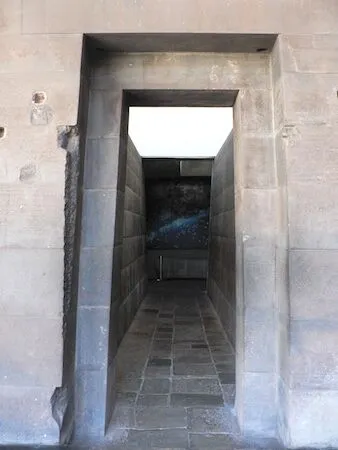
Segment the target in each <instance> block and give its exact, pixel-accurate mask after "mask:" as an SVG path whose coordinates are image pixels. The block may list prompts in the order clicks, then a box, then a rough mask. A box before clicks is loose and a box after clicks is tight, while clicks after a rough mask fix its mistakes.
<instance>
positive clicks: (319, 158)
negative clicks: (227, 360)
mask: <svg viewBox="0 0 338 450" xmlns="http://www.w3.org/2000/svg"><path fill="white" fill-rule="evenodd" d="M97 4H98V3H97V2H94V1H93V0H73V1H72V2H69V1H68V0H67V1H66V0H3V1H2V3H1V20H0V34H1V55H0V61H1V64H0V66H1V70H0V92H1V107H0V159H1V164H0V173H1V190H0V201H1V207H0V221H1V227H0V246H1V252H0V274H1V283H0V285H1V288H0V289H1V318H0V321H1V324H0V332H1V336H0V338H1V339H0V360H1V376H0V378H1V384H0V417H1V435H0V439H1V443H9V442H19V443H33V442H34V443H47V444H50V443H54V442H57V441H58V437H59V436H58V431H59V430H58V426H57V424H56V422H55V421H54V419H53V418H52V411H51V405H50V398H51V395H52V394H53V392H54V390H55V387H58V386H61V383H62V379H61V378H62V348H63V342H62V323H63V319H62V315H63V275H64V236H63V227H64V187H65V160H66V155H65V152H64V151H63V150H61V149H60V148H58V145H57V127H58V126H65V125H76V124H77V122H78V118H77V117H78V101H79V82H80V72H81V71H80V65H81V54H82V46H83V45H82V44H83V35H84V34H86V35H87V37H88V36H89V35H91V33H94V34H95V36H92V37H91V38H90V39H91V40H92V42H91V43H92V46H93V47H99V48H100V49H101V51H100V53H101V54H102V53H104V52H102V48H104V47H105V46H107V47H109V49H110V50H111V51H113V52H114V51H122V52H123V51H124V52H128V51H129V52H131V53H133V52H135V51H136V52H137V51H146V52H172V51H182V50H183V51H184V52H186V53H184V54H173V53H164V54H163V53H162V54H159V53H157V54H151V53H147V56H146V57H145V58H142V57H139V59H138V58H137V57H135V55H134V56H133V57H130V58H129V57H128V56H126V55H124V56H123V58H124V59H123V58H122V60H121V61H120V63H119V62H118V61H116V60H115V62H114V64H113V65H112V66H110V68H109V70H110V72H111V73H110V75H109V74H108V75H107V73H106V74H102V77H101V79H100V80H96V81H97V85H96V92H95V93H92V95H91V99H90V109H91V110H92V111H94V113H93V114H92V115H90V117H89V119H90V120H89V124H88V129H87V131H88V139H87V148H86V151H88V154H92V155H93V153H95V152H93V151H91V145H94V147H95V149H97V148H100V149H101V151H100V152H99V153H98V154H97V156H99V154H100V155H104V154H105V151H104V150H105V149H106V148H109V150H110V151H109V152H108V153H106V155H107V158H109V161H110V163H112V164H111V165H110V166H109V167H110V169H109V170H110V172H109V173H110V174H111V173H112V172H111V167H114V168H116V169H117V170H118V171H120V169H121V173H123V163H124V160H123V158H124V156H125V154H124V153H123V151H122V152H121V157H120V158H119V149H120V148H122V149H123V148H125V146H126V143H123V139H121V127H122V130H126V123H127V122H126V117H125V114H124V110H123V99H124V94H123V92H124V91H125V90H128V89H134V90H135V89H136V90H142V89H145V90H152V92H155V91H156V90H158V89H159V90H161V89H162V90H165V91H166V92H169V91H170V92H169V93H170V95H171V90H175V89H178V90H179V89H181V91H183V92H184V91H187V90H192V89H195V90H203V91H204V92H206V91H207V90H209V91H210V92H216V91H217V90H220V91H222V90H224V89H225V90H228V91H230V92H234V91H236V93H237V94H238V95H237V100H236V103H235V104H234V99H232V101H231V102H230V104H229V105H228V106H232V105H234V111H235V132H234V143H235V155H236V158H235V180H238V186H237V187H238V189H237V187H236V199H235V200H236V242H237V251H236V255H237V261H236V270H237V280H238V282H237V287H238V289H237V324H236V333H237V335H236V338H237V342H239V339H240V340H241V342H242V343H243V345H242V348H240V349H239V348H237V357H236V364H237V370H236V372H237V380H236V391H237V392H236V408H237V412H238V417H239V419H240V424H241V427H242V429H243V430H245V431H248V430H249V431H250V430H257V429H259V430H265V431H269V432H271V431H274V432H276V430H273V429H272V428H273V427H271V426H270V429H269V424H274V423H275V422H276V415H278V416H279V417H278V423H279V430H280V435H281V437H282V439H283V442H284V443H285V444H287V445H289V446H292V447H297V446H315V445H317V446H327V445H330V446H332V447H335V446H337V445H338V433H337V426H336V424H337V422H338V417H337V415H338V412H337V407H336V405H337V402H338V384H337V379H338V378H337V373H338V350H337V348H338V345H337V344H336V341H337V336H338V327H337V320H336V316H337V301H336V292H337V286H336V280H337V277H336V272H337V265H338V254H337V253H338V245H337V235H338V225H337V224H338V221H337V214H338V207H337V202H336V200H335V199H336V198H337V195H338V194H337V182H336V178H337V177H336V173H337V168H338V161H337V158H336V154H337V152H336V149H337V146H336V142H337V120H338V118H337V117H338V112H337V72H338V68H337V61H338V58H337V55H338V48H337V40H338V21H337V16H338V3H337V1H336V0H303V1H301V2H300V1H298V2H297V1H294V0H276V1H273V2H272V1H271V0H251V1H250V2H249V1H248V0H229V1H227V2H224V1H223V0H210V1H208V2H198V3H196V1H194V0H183V1H180V2H176V3H175V7H173V4H172V1H167V0H163V1H161V2H159V1H157V2H156V1H154V0H143V1H142V2H123V3H121V2H116V1H112V0H102V1H101V2H100V4H99V7H98V6H97ZM206 5H207V8H206ZM135 33H137V34H135ZM152 33H155V34H156V38H154V35H153V34H152ZM195 33H197V34H195ZM262 33H263V34H262ZM264 33H268V34H264ZM277 36H278V39H277V44H278V46H277V47H275V48H274V49H272V46H273V42H274V41H275V39H276V37H277ZM264 49H267V54H264ZM258 50H259V52H258V53H256V52H257V51H258ZM271 50H272V54H271V55H270V53H269V52H270V51H271ZM190 52H202V53H203V56H201V55H199V54H196V53H195V54H189V53H190ZM208 52H211V53H208ZM215 52H221V53H223V55H221V54H217V53H215ZM227 52H240V53H235V54H234V53H231V54H229V53H227ZM271 56H272V57H271ZM128 58H129V59H128ZM104 78H105V80H106V84H104V82H103V80H104ZM105 89H106V91H105ZM36 91H39V92H40V91H43V92H45V93H46V99H45V100H44V101H43V102H42V103H39V101H40V100H39V99H40V97H39V96H38V97H36V96H35V95H34V94H35V93H36ZM108 91H109V92H108ZM217 96H218V98H220V97H221V94H220V93H219V92H217ZM33 97H34V101H33ZM185 99H186V97H184V95H183V96H182V95H180V100H181V102H183V101H185ZM37 101H38V102H37ZM176 101H177V99H176ZM181 104H182V103H181ZM107 112H109V114H107ZM96 118H98V120H96ZM271 118H273V119H272V120H270V119H271ZM271 124H272V128H271ZM236 129H237V130H238V131H236ZM122 134H123V133H122ZM125 135H127V133H125ZM252 149H254V151H255V153H256V155H257V157H256V159H251V164H247V163H246V161H248V151H249V150H250V152H252V151H253V150H252ZM247 150H248V151H247ZM94 156H95V155H94ZM101 167H102V166H101ZM103 167H104V165H103ZM107 173H108V172H104V170H103V169H102V170H100V171H99V172H98V174H97V177H96V179H97V180H99V183H98V184H95V185H91V186H89V185H87V186H86V188H85V189H84V192H83V211H84V213H83V215H82V221H83V230H84V231H83V235H82V236H81V241H82V243H83V247H81V248H80V263H81V264H83V265H82V266H81V264H80V268H81V271H82V274H85V270H84V268H85V267H86V264H85V262H86V261H87V262H89V264H88V266H87V267H89V268H90V271H89V273H93V274H95V270H93V267H97V268H100V267H101V268H102V270H99V273H100V274H102V276H103V277H104V279H105V283H104V284H103V285H102V283H101V284H98V285H97V286H98V287H99V286H104V289H106V288H107V286H108V289H106V290H104V291H101V290H98V291H97V292H98V295H97V296H96V299H98V302H97V304H94V305H89V304H87V305H86V304H84V305H82V306H81V307H80V308H77V329H76V336H77V344H76V354H77V356H76V364H75V368H76V371H75V385H76V389H75V410H76V415H75V416H76V421H77V425H76V427H75V429H76V431H77V432H78V433H79V435H81V433H82V436H84V437H86V436H87V437H88V436H93V435H94V433H95V432H98V431H99V432H100V433H101V435H102V433H103V432H104V426H105V422H106V420H105V417H104V415H105V413H106V411H107V414H108V416H109V411H110V409H111V408H110V407H111V404H112V403H113V401H112V400H111V399H112V398H113V397H112V396H111V395H110V394H111V391H113V386H114V357H113V355H114V354H115V348H116V346H117V342H116V340H114V339H113V335H112V336H109V332H108V330H109V328H110V327H109V325H110V324H113V325H116V324H114V317H115V318H116V317H118V314H117V311H118V309H117V308H118V307H119V303H118V302H117V301H116V299H117V298H119V295H120V294H119V284H120V274H121V264H122V258H121V256H122V250H121V248H122V247H121V246H122V238H123V236H122V233H120V232H119V233H118V236H117V234H116V230H117V229H121V228H122V227H121V226H120V228H118V227H117V228H116V227H115V216H116V215H115V207H117V210H118V211H122V210H123V208H124V206H123V205H124V198H123V195H121V194H122V191H123V188H122V186H123V184H116V179H115V180H114V182H113V181H112V180H110V179H109V175H107ZM107 176H108V182H107ZM94 180H95V177H94ZM264 205H265V207H264ZM89 216H91V217H93V221H92V222H91V221H89V220H88V217H89ZM98 217H100V220H96V219H97V218H98ZM101 223H104V224H105V225H104V226H102V227H101V226H100V225H101ZM91 224H92V225H93V226H91ZM107 224H108V226H107ZM119 225H120V224H119ZM268 225H269V226H268ZM105 230H106V231H107V233H106V234H105ZM111 230H114V233H115V237H112V231H111ZM247 236H250V239H246V240H245V238H246V237H247ZM280 236H281V237H282V238H281V239H280ZM81 245H82V244H81ZM86 258H87V259H86ZM100 264H101V266H100ZM13 268H15V269H13ZM112 269H114V270H112ZM257 271H258V272H257ZM245 274H246V276H244V275H245ZM80 275H81V274H80ZM248 275H249V278H248ZM112 277H113V280H114V281H113V286H114V288H113V295H112V296H110V294H111V286H112ZM247 279H249V280H250V279H251V280H255V279H258V280H259V284H258V283H254V284H253V285H252V284H246V282H245V280H247ZM262 280H264V283H262ZM261 283H262V284H261ZM259 285H260V286H261V288H260V289H259V290H257V291H255V290H253V289H252V286H254V287H257V286H259ZM250 286H251V287H250ZM103 299H104V301H103ZM112 299H113V301H111V300H112ZM115 308H116V309H115ZM262 311H264V312H265V314H263V315H262ZM258 319H260V320H258ZM81 321H82V326H80V324H81ZM277 324H278V326H277ZM109 337H111V342H110V344H109ZM262 343H263V344H262ZM266 344H268V345H266ZM101 345H103V350H102V351H100V352H99V353H97V352H96V353H95V352H94V350H95V349H97V348H100V349H101ZM108 347H109V351H108V350H107V348H108ZM262 349H263V350H264V351H261V350H262ZM108 355H109V358H108ZM94 356H95V357H94ZM100 357H101V359H100ZM276 385H278V387H279V389H278V390H277V389H276ZM107 389H108V394H107ZM107 398H108V399H109V402H107V403H109V405H108V406H109V407H107V408H106V406H107V403H106V399H107ZM276 401H277V405H276ZM93 419H95V420H97V422H96V423H93ZM264 424H265V425H267V427H268V430H267V428H265V425H264Z"/></svg>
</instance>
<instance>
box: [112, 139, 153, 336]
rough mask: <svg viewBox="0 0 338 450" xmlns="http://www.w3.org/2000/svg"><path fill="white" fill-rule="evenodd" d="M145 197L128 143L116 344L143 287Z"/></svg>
mask: <svg viewBox="0 0 338 450" xmlns="http://www.w3.org/2000/svg"><path fill="white" fill-rule="evenodd" d="M145 222H146V217H145V195H144V178H143V170H142V158H141V156H140V155H139V153H138V152H137V150H136V148H135V146H134V144H133V142H132V140H131V139H130V138H129V139H128V147H127V171H126V187H125V191H124V224H123V244H122V246H123V248H122V271H121V278H122V280H121V305H120V309H119V323H118V324H119V328H118V343H119V342H120V341H121V339H122V338H123V336H124V334H125V332H126V331H127V329H128V328H129V325H130V324H131V321H132V320H133V318H134V315H135V313H136V311H137V309H138V306H139V304H140V302H141V301H142V299H143V297H144V294H145V291H146V285H147V271H146V261H145V258H146V257H145V232H146V223H145Z"/></svg>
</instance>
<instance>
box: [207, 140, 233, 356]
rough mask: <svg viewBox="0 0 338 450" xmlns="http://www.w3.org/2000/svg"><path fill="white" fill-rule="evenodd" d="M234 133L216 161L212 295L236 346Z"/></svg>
mask: <svg viewBox="0 0 338 450" xmlns="http://www.w3.org/2000/svg"><path fill="white" fill-rule="evenodd" d="M234 191H235V184H234V141H233V133H232V132H231V133H230V135H229V136H228V137H227V139H226V141H225V143H224V144H223V146H222V148H221V149H220V151H219V152H218V154H217V156H216V157H215V160H214V165H213V173H212V184H211V199H210V204H211V210H210V237H209V239H210V244H209V268H208V269H209V270H208V294H209V297H210V298H211V301H212V302H213V304H214V306H215V309H216V311H217V314H218V315H219V317H220V319H221V322H222V324H223V327H224V329H225V331H226V333H227V335H228V337H229V339H230V342H231V343H232V345H233V346H234V347H235V346H236V291H235V288H236V242H235V192H234Z"/></svg>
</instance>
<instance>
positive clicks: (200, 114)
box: [129, 107, 233, 158]
mask: <svg viewBox="0 0 338 450" xmlns="http://www.w3.org/2000/svg"><path fill="white" fill-rule="evenodd" d="M232 120H233V116H232V108H215V107H214V108H195V107H194V108H174V107H170V108H163V107H158V108H148V107H133V108H130V111H129V136H130V137H131V139H132V141H133V142H134V144H135V146H136V148H137V150H138V152H139V153H140V155H141V156H143V157H190V158H202V157H212V156H215V155H216V154H217V153H218V151H219V149H220V148H221V147H222V145H223V143H224V141H225V140H226V138H227V137H228V135H229V133H230V131H231V130H232Z"/></svg>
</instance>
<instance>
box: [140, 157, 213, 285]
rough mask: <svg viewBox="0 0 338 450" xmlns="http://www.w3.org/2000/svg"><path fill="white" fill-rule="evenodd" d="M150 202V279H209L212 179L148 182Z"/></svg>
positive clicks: (187, 178)
mask: <svg viewBox="0 0 338 450" xmlns="http://www.w3.org/2000/svg"><path fill="white" fill-rule="evenodd" d="M203 163H204V162H203V161H201V162H200V163H199V164H203ZM180 166H181V167H183V164H180ZM146 200H147V201H146V203H147V267H148V277H149V278H151V279H154V278H156V279H157V278H160V277H161V276H162V277H163V278H164V279H168V278H186V279H188V278H206V276H207V254H208V238H209V207H210V177H184V176H182V177H179V176H178V177H176V178H165V179H164V178H159V179H150V180H147V183H146ZM160 261H161V262H160ZM161 269H162V270H161Z"/></svg>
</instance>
